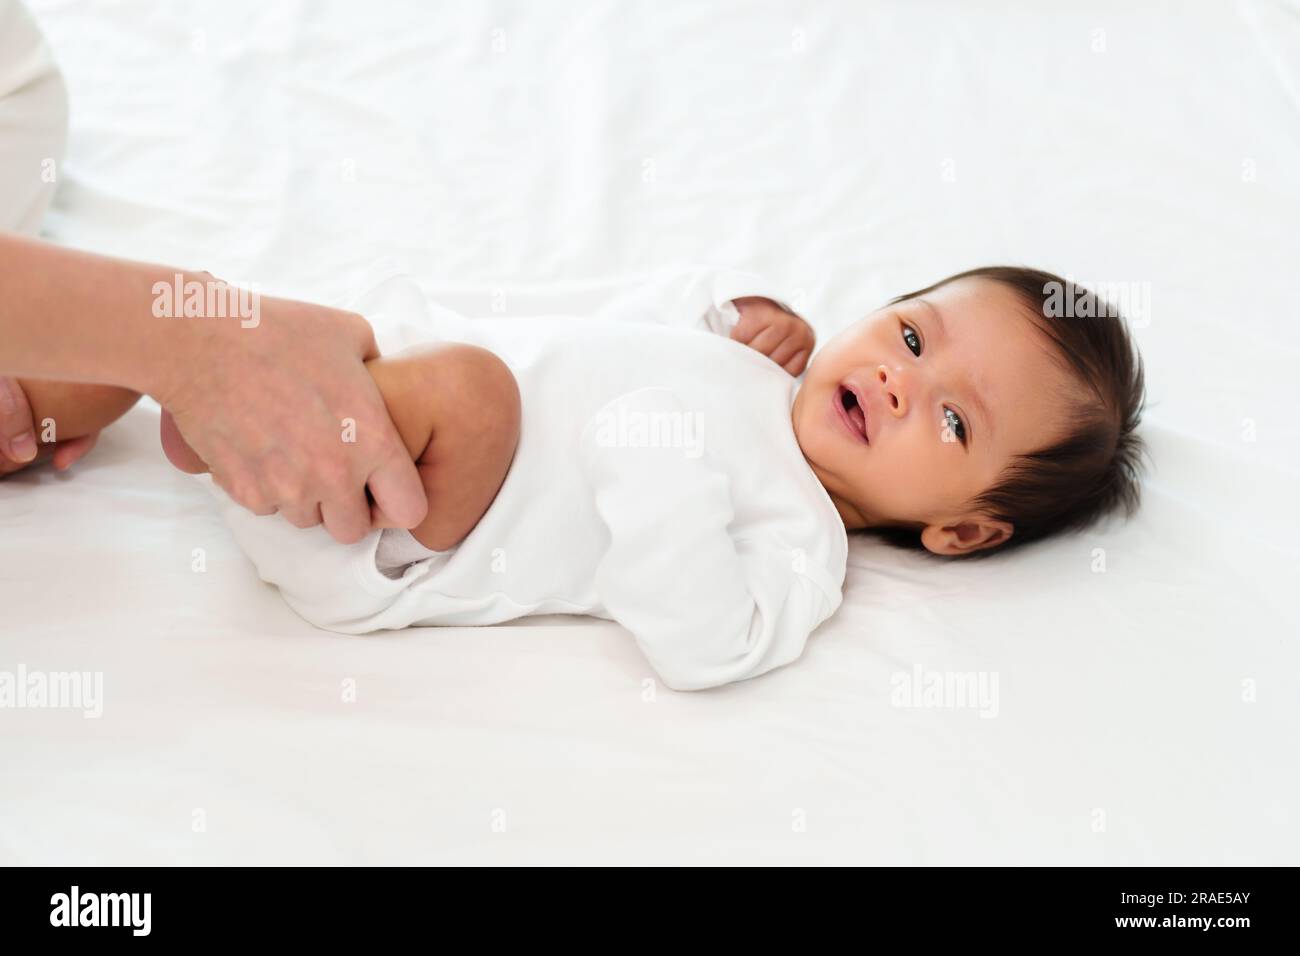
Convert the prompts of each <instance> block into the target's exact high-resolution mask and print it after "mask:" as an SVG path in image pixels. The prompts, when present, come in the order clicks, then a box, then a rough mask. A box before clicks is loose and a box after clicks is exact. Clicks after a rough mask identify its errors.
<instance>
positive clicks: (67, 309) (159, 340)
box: [0, 233, 209, 396]
mask: <svg viewBox="0 0 1300 956" xmlns="http://www.w3.org/2000/svg"><path fill="white" fill-rule="evenodd" d="M178 271H181V270H177V269H175V268H173V267H168V266H160V265H153V264H149V263H142V262H132V261H130V260H125V259H114V258H111V257H108V256H100V255H95V254H93V253H88V252H81V251H78V250H75V249H65V248H62V247H60V246H54V245H50V244H49V243H44V242H40V241H37V240H34V239H28V238H25V237H22V236H15V235H10V234H5V233H0V289H3V290H4V294H3V296H0V374H3V375H12V376H24V377H30V378H42V379H57V380H62V381H74V382H95V383H102V384H106V385H117V386H121V387H123V388H129V389H131V390H133V391H136V392H144V393H147V394H151V395H155V396H156V395H157V394H158V393H159V391H161V390H163V389H164V388H165V385H166V382H167V381H168V377H167V373H168V371H169V369H170V368H171V367H172V363H173V361H174V358H175V356H174V353H175V351H176V350H177V348H178V347H179V346H180V344H181V343H182V341H183V339H182V337H183V336H184V335H185V334H186V332H187V331H192V330H187V329H186V328H185V326H184V324H183V323H182V322H181V321H180V320H176V319H170V318H159V317H157V316H155V314H154V309H153V304H154V301H155V299H156V295H155V293H154V287H155V283H157V282H165V283H167V284H168V285H169V286H170V285H172V284H173V283H174V280H175V276H176V274H177V272H178ZM181 274H182V276H183V277H184V278H199V277H200V276H202V277H203V278H209V277H207V276H206V275H204V274H199V275H193V274H186V273H184V272H183V271H181Z"/></svg>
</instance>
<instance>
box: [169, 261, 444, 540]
mask: <svg viewBox="0 0 1300 956" xmlns="http://www.w3.org/2000/svg"><path fill="white" fill-rule="evenodd" d="M207 278H209V279H211V277H210V276H208V277H207ZM211 281H213V282H217V281H218V280H215V279H212V280H211ZM258 309H259V313H260V315H259V318H258V321H257V323H256V325H254V326H252V327H245V326H244V325H243V324H242V323H241V322H240V321H238V320H232V319H228V318H170V319H166V320H165V321H169V322H176V323H180V322H184V323H191V325H190V326H189V327H188V328H186V329H185V330H184V334H183V335H177V336H175V337H174V339H173V341H174V342H175V343H176V344H175V348H176V349H177V350H178V351H177V353H176V357H175V359H174V361H173V362H172V365H171V368H170V370H169V374H168V375H167V376H166V377H164V378H163V379H162V380H161V381H160V383H159V386H158V388H157V389H156V391H154V392H152V394H153V395H154V398H156V399H157V400H158V402H159V404H161V405H162V406H163V409H164V414H163V422H162V434H161V437H162V443H163V450H164V451H165V452H166V453H167V457H168V458H169V459H170V460H171V462H172V464H174V465H175V466H176V467H177V468H180V469H181V470H183V471H188V472H191V473H197V472H201V471H211V472H212V477H213V480H214V481H216V482H217V484H218V485H220V486H221V487H222V488H223V489H224V490H225V491H226V493H227V494H229V495H230V497H231V498H233V499H234V500H235V501H236V502H238V503H239V504H240V505H242V506H243V507H245V508H247V509H249V510H250V511H252V512H254V513H255V514H262V515H265V514H272V513H274V512H276V511H279V512H280V513H281V514H282V515H284V517H285V518H287V519H288V520H289V521H290V522H292V523H293V524H294V525H296V526H298V527H300V528H306V527H311V526H313V525H317V524H320V523H322V522H324V524H325V527H326V529H327V530H328V531H329V533H330V534H331V535H332V536H333V537H334V538H335V539H336V540H338V541H340V542H342V543H344V544H351V543H353V542H356V541H359V540H360V539H361V538H362V537H364V536H365V535H366V534H367V533H368V532H369V531H370V529H371V527H372V515H371V506H370V502H369V501H368V500H367V495H366V490H367V486H368V487H369V491H370V495H371V496H372V497H373V499H374V505H375V507H376V508H378V509H380V510H382V511H383V513H384V515H385V516H386V517H387V518H388V519H390V520H391V521H392V523H394V524H396V525H399V526H401V527H404V528H410V527H414V526H415V525H416V524H418V523H419V522H420V521H422V520H423V518H424V516H425V512H426V510H427V501H426V500H425V496H424V489H423V486H422V484H421V482H420V478H419V475H418V473H417V472H416V470H415V465H414V463H413V462H412V461H411V456H410V454H409V453H408V452H407V450H406V447H405V445H404V444H403V443H402V440H401V437H400V436H399V435H398V433H397V430H396V428H395V427H394V426H393V423H392V420H391V419H390V418H389V415H388V410H387V409H386V408H385V407H384V402H383V398H382V397H381V396H380V394H379V389H378V388H377V387H376V385H375V383H374V381H373V380H372V379H371V377H370V373H369V372H368V371H367V370H366V368H365V365H364V364H363V363H364V362H365V361H366V360H367V359H371V358H375V357H376V356H377V355H378V354H379V353H378V350H377V349H376V347H375V340H374V334H373V332H372V331H371V328H370V324H369V323H368V322H366V320H365V319H364V318H362V317H361V316H360V315H357V314H356V313H354V312H345V311H342V310H339V309H332V308H327V307H325V306H319V305H310V304H308V303H305V302H297V301H293V300H289V299H278V298H271V297H261V298H259V299H258Z"/></svg>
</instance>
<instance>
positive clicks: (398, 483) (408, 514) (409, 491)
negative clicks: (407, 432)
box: [366, 449, 429, 528]
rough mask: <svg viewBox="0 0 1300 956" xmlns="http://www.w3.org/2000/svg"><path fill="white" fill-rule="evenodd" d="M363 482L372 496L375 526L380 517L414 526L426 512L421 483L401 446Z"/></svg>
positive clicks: (413, 463)
mask: <svg viewBox="0 0 1300 956" xmlns="http://www.w3.org/2000/svg"><path fill="white" fill-rule="evenodd" d="M366 483H367V485H368V486H369V488H370V495H371V497H373V498H374V499H375V506H374V512H373V513H372V515H371V520H372V522H374V523H375V527H379V524H378V521H379V519H380V518H382V519H383V520H384V521H386V522H390V523H391V525H392V526H395V527H398V528H414V527H415V526H416V525H417V524H419V523H420V522H421V521H423V520H424V516H425V515H426V514H428V512H429V500H428V499H427V498H426V497H425V495H424V482H422V481H421V480H420V473H419V472H418V471H417V470H416V468H415V462H413V461H411V458H410V456H409V455H407V454H406V453H405V450H404V449H403V452H402V453H401V454H396V455H392V456H390V457H389V459H388V460H387V461H386V462H384V463H383V464H382V465H380V466H379V467H378V468H377V469H375V470H374V471H373V472H371V474H370V477H369V478H368V479H367V482H366Z"/></svg>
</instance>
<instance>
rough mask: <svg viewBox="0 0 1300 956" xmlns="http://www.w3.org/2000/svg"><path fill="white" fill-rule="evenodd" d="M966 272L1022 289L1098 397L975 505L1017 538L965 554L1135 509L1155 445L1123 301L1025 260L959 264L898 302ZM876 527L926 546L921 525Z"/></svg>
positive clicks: (1038, 320)
mask: <svg viewBox="0 0 1300 956" xmlns="http://www.w3.org/2000/svg"><path fill="white" fill-rule="evenodd" d="M958 279H987V280H989V281H992V282H996V283H998V284H999V285H1001V286H1003V287H1004V288H1007V289H1009V290H1011V291H1012V292H1013V293H1015V295H1016V296H1017V298H1019V299H1020V301H1021V302H1022V303H1023V304H1024V306H1025V307H1026V309H1027V310H1029V311H1030V312H1032V313H1033V318H1034V321H1035V325H1037V326H1038V327H1039V328H1040V329H1041V330H1042V331H1043V332H1044V333H1045V334H1046V335H1047V336H1048V338H1049V339H1051V341H1052V343H1053V344H1054V345H1055V347H1056V348H1055V351H1056V353H1057V355H1058V357H1059V359H1060V360H1062V362H1063V363H1064V365H1065V366H1066V367H1067V368H1068V370H1069V371H1071V372H1072V373H1073V375H1074V377H1075V378H1076V379H1078V381H1079V382H1080V383H1081V384H1082V385H1084V386H1086V388H1087V391H1088V392H1090V393H1091V398H1090V399H1086V400H1084V401H1083V402H1080V403H1077V404H1076V406H1075V408H1074V412H1073V414H1072V416H1071V418H1070V421H1069V424H1068V430H1067V432H1066V435H1065V437H1064V438H1062V439H1061V440H1060V441H1057V442H1056V443H1055V444H1052V445H1049V446H1047V447H1046V448H1041V449H1038V450H1037V451H1034V452H1031V453H1029V454H1027V455H1019V456H1017V457H1016V459H1015V460H1014V461H1013V462H1012V463H1011V464H1010V465H1008V466H1007V468H1006V469H1005V470H1004V471H1003V473H1002V474H1001V475H1000V476H999V477H998V479H997V480H996V481H995V482H994V483H993V485H992V487H990V488H989V489H988V490H986V491H985V492H984V493H982V494H980V495H978V496H976V497H975V499H974V500H973V501H972V502H971V503H970V507H971V508H972V509H974V510H976V511H979V512H982V513H984V514H987V515H989V516H990V517H992V518H994V519H995V520H998V521H1006V522H1008V523H1009V524H1011V525H1012V527H1013V528H1014V531H1013V532H1012V534H1011V537H1010V538H1009V539H1007V540H1006V541H1004V542H1003V543H1002V544H999V545H994V546H991V547H988V548H982V549H980V550H978V551H971V552H966V553H965V554H963V555H961V557H964V558H973V557H987V556H989V555H992V554H996V553H1002V552H1006V551H1007V550H1009V549H1011V548H1015V547H1022V546H1024V545H1026V544H1029V543H1030V542H1032V541H1037V540H1039V539H1041V538H1045V537H1047V536H1048V535H1050V534H1052V533H1054V532H1058V531H1067V530H1081V529H1083V528H1086V527H1088V526H1089V525H1091V524H1093V523H1094V522H1095V521H1096V520H1097V519H1098V518H1100V517H1102V516H1103V515H1106V514H1109V513H1111V512H1112V511H1114V510H1116V509H1117V508H1120V507H1122V508H1123V510H1124V513H1125V515H1126V516H1131V515H1132V514H1133V512H1134V511H1136V510H1137V507H1138V505H1139V503H1140V501H1141V484H1140V482H1141V471H1142V466H1141V459H1142V456H1143V455H1145V454H1146V453H1147V449H1146V446H1145V443H1144V442H1143V441H1142V437H1141V436H1140V435H1138V434H1137V427H1138V423H1139V422H1140V421H1141V418H1142V409H1143V406H1144V405H1145V402H1146V386H1145V382H1144V374H1143V368H1142V358H1141V356H1140V355H1138V352H1137V349H1136V348H1135V347H1134V345H1133V342H1132V340H1131V339H1130V337H1129V331H1128V327H1127V324H1126V323H1125V321H1124V319H1123V318H1122V317H1121V316H1120V314H1119V311H1118V309H1117V308H1115V306H1114V305H1112V304H1111V303H1109V302H1107V301H1105V300H1104V299H1102V298H1100V297H1099V296H1097V295H1095V294H1094V293H1093V292H1091V291H1089V290H1087V289H1085V288H1083V287H1082V286H1079V285H1077V284H1075V283H1074V282H1072V281H1068V280H1066V279H1062V278H1061V277H1060V276H1056V275H1053V274H1052V273H1050V272H1043V271H1041V270H1039V269H1028V268H1022V267H1019V266H986V267H984V268H980V269H970V270H968V271H966V272H959V273H958V274H957V275H953V276H949V277H948V278H946V279H942V280H940V281H939V282H936V283H935V284H934V285H932V286H928V287H927V288H924V289H919V290H917V291H916V292H909V293H908V294H906V295H900V296H898V297H897V298H895V299H891V300H890V302H889V304H890V305H894V304H896V303H898V302H904V301H906V300H908V299H914V298H916V297H918V296H922V295H925V294H926V293H929V292H933V291H934V290H935V289H938V288H939V287H940V286H944V285H947V284H948V283H950V282H956V281H957V280H958ZM1063 296H1065V297H1066V298H1065V309H1064V312H1062V309H1061V308H1060V306H1061V304H1062V301H1063V298H1062V297H1063ZM870 530H871V532H872V533H874V534H876V535H878V536H879V537H881V538H883V539H884V540H886V541H888V542H890V543H891V544H895V545H899V546H902V547H907V548H920V549H923V550H924V545H923V544H922V543H921V539H920V535H919V533H918V531H917V529H915V528H904V527H898V526H893V527H878V528H873V529H870Z"/></svg>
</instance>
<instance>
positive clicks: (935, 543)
mask: <svg viewBox="0 0 1300 956" xmlns="http://www.w3.org/2000/svg"><path fill="white" fill-rule="evenodd" d="M1014 531H1015V528H1013V527H1012V526H1011V525H1010V524H1009V523H1008V522H1006V521H997V520H995V519H993V518H989V517H987V516H985V515H969V516H967V517H964V518H962V519H960V520H959V521H956V522H953V523H951V524H932V525H927V526H926V528H925V530H924V531H922V532H921V543H922V544H923V545H925V547H926V550H928V551H931V552H933V553H934V554H942V555H946V556H948V557H960V556H961V555H963V554H969V553H971V552H973V551H982V550H984V549H985V548H996V547H998V546H999V545H1002V544H1005V543H1006V542H1007V540H1009V539H1010V537H1011V535H1012V533H1013V532H1014Z"/></svg>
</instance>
